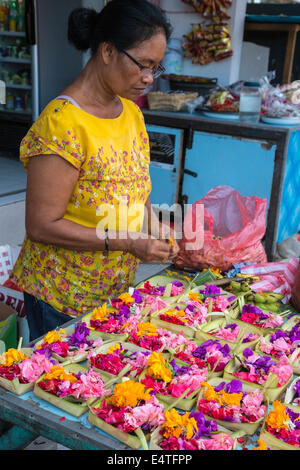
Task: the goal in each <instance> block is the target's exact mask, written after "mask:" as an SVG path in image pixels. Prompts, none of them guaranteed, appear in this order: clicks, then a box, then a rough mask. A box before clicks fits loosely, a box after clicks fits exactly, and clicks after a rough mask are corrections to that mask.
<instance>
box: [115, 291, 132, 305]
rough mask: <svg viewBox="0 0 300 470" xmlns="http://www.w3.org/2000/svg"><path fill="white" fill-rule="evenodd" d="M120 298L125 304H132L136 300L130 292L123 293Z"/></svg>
mask: <svg viewBox="0 0 300 470" xmlns="http://www.w3.org/2000/svg"><path fill="white" fill-rule="evenodd" d="M119 299H120V300H121V301H122V302H124V304H132V303H134V301H135V300H134V299H133V298H132V297H131V295H130V294H129V293H128V292H126V293H125V294H121V295H120V296H119Z"/></svg>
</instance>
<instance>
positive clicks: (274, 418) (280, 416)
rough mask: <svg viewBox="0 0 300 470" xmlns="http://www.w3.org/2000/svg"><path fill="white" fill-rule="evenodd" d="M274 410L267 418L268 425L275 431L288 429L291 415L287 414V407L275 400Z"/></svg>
mask: <svg viewBox="0 0 300 470" xmlns="http://www.w3.org/2000/svg"><path fill="white" fill-rule="evenodd" d="M273 408H274V410H271V411H270V413H269V414H268V416H267V418H266V423H267V424H268V426H270V427H271V428H273V429H288V422H289V420H290V418H289V415H288V414H287V412H286V406H285V405H283V404H282V403H280V401H278V400H275V401H274V402H273Z"/></svg>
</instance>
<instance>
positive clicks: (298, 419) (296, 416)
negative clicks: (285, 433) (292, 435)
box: [286, 407, 300, 430]
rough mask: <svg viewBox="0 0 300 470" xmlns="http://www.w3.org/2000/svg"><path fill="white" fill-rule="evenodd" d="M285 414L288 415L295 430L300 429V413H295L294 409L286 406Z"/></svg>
mask: <svg viewBox="0 0 300 470" xmlns="http://www.w3.org/2000/svg"><path fill="white" fill-rule="evenodd" d="M286 411H287V414H288V415H289V417H290V420H291V421H292V422H293V424H294V425H295V428H296V429H297V430H299V429H300V413H296V412H295V411H293V410H291V409H290V408H288V407H286Z"/></svg>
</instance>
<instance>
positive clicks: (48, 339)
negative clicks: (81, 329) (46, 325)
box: [40, 330, 66, 347]
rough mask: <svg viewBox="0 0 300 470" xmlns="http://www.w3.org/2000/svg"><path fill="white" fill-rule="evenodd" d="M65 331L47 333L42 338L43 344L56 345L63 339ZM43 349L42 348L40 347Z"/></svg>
mask: <svg viewBox="0 0 300 470" xmlns="http://www.w3.org/2000/svg"><path fill="white" fill-rule="evenodd" d="M65 336H66V334H65V330H59V331H56V330H53V331H49V332H48V333H47V334H46V335H45V336H44V338H43V342H44V343H48V344H52V343H58V342H59V341H62V340H63V337H65ZM40 347H43V346H40Z"/></svg>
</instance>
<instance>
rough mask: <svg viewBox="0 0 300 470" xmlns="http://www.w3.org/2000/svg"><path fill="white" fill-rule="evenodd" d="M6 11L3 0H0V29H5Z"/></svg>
mask: <svg viewBox="0 0 300 470" xmlns="http://www.w3.org/2000/svg"><path fill="white" fill-rule="evenodd" d="M5 23H6V13H5V6H4V1H3V0H1V1H0V31H5Z"/></svg>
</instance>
